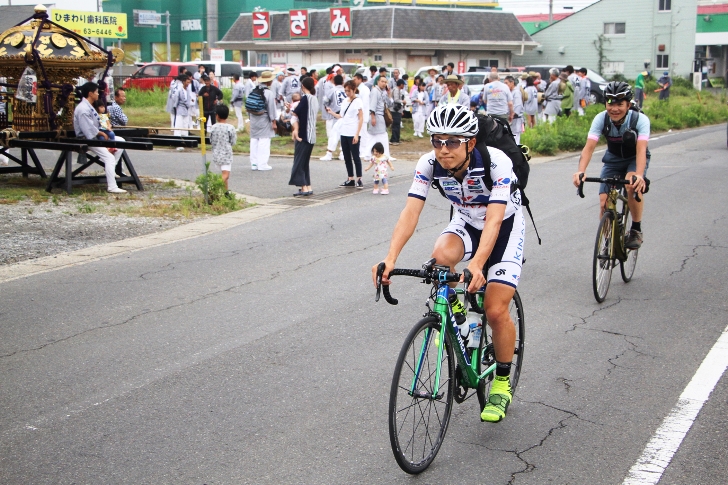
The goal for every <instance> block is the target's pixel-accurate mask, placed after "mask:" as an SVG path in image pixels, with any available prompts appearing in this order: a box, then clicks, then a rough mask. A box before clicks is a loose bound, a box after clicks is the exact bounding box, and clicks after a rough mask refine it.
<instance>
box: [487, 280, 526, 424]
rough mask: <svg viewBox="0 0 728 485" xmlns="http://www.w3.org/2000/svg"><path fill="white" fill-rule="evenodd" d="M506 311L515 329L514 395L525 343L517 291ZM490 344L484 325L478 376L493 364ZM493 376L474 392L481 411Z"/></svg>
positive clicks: (523, 321) (488, 377)
mask: <svg viewBox="0 0 728 485" xmlns="http://www.w3.org/2000/svg"><path fill="white" fill-rule="evenodd" d="M508 310H509V313H510V314H511V320H513V324H514V325H515V327H516V346H515V348H514V352H513V361H512V364H511V391H512V392H513V394H514V395H515V393H516V386H518V380H519V378H520V377H521V367H523V353H524V350H525V342H526V340H525V339H526V322H525V317H524V314H523V303H522V302H521V296H520V295H519V294H518V291H516V292H515V293H514V294H513V299H512V300H511V303H510V304H509V305H508ZM484 320H485V319H484ZM492 343H493V337H492V332H491V331H490V327H489V326H488V325H485V327H484V328H483V331H482V332H481V333H480V346H479V352H478V355H480V359H478V365H477V367H476V369H477V372H478V375H480V374H482V373H483V372H485V370H486V369H487V368H488V367H490V366H491V365H492V364H494V363H495V351H494V349H493V345H492ZM494 375H495V373H493V374H490V375H489V376H487V377H485V378H484V379H483V380H481V381H480V382H479V383H478V388H477V391H476V392H477V395H478V402H480V409H481V410H482V409H483V407H484V406H485V401H486V396H488V394H489V393H490V385H491V383H492V382H493V376H494Z"/></svg>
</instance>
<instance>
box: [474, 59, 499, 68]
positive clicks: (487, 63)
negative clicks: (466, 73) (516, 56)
mask: <svg viewBox="0 0 728 485" xmlns="http://www.w3.org/2000/svg"><path fill="white" fill-rule="evenodd" d="M478 66H479V67H498V59H479V60H478Z"/></svg>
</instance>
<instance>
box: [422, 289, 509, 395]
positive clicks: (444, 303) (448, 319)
mask: <svg viewBox="0 0 728 485" xmlns="http://www.w3.org/2000/svg"><path fill="white" fill-rule="evenodd" d="M448 290H449V288H448V286H447V285H442V286H440V287H439V288H438V289H437V294H436V296H435V299H434V307H433V310H432V312H431V314H437V316H438V317H439V318H440V328H441V329H447V330H446V331H447V332H448V333H449V335H450V341H451V342H453V343H455V342H457V347H458V348H459V350H460V351H459V352H456V355H457V361H458V364H459V365H460V368H461V369H464V370H465V375H464V376H463V377H464V378H465V380H466V382H462V384H464V385H465V384H467V387H468V388H472V389H475V388H477V387H478V383H479V382H480V381H481V380H482V379H484V378H485V377H486V376H488V375H489V374H492V373H493V372H495V368H496V364H495V363H493V364H492V365H491V366H490V367H488V369H486V370H485V372H483V373H482V374H480V375H478V372H477V365H478V359H479V358H480V357H481V356H480V349H479V348H477V347H476V348H474V349H473V352H472V355H468V351H467V348H466V347H465V342H464V341H463V338H462V336H461V335H460V328H459V327H458V325H457V322H456V321H455V314H454V313H453V312H452V308H451V306H450V303H449V302H448V299H447V296H448ZM455 291H456V292H457V293H458V294H459V295H460V294H462V293H464V290H462V289H459V288H458V289H456V290H455ZM477 295H478V297H479V299H480V301H479V303H480V304H482V297H483V295H482V292H478V293H477ZM482 323H483V324H484V325H485V324H486V322H485V318H483V319H482ZM483 331H485V329H483ZM441 333H442V332H441ZM431 337H432V331H431V330H427V333H426V335H425V339H424V340H423V342H422V347H421V349H420V355H419V357H418V358H417V363H416V369H415V373H414V376H413V378H412V387H411V388H410V396H414V395H415V394H416V392H415V390H416V387H417V382H418V380H419V378H420V372H421V371H422V363H423V359H424V357H425V356H426V355H427V350H428V348H429V345H430V342H431ZM442 343H444V340H443V341H442ZM435 345H437V347H438V348H437V366H436V367H435V385H434V388H433V390H432V395H431V396H420V397H429V398H430V399H439V398H440V397H442V396H441V395H440V394H439V390H440V370H441V365H442V353H443V351H444V348H445V346H444V345H441V344H440V341H439V340H438V336H437V335H435Z"/></svg>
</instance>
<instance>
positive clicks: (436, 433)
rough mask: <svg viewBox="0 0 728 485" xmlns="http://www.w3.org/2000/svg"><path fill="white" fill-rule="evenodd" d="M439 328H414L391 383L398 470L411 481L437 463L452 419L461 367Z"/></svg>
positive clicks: (432, 322) (430, 320) (432, 324)
mask: <svg viewBox="0 0 728 485" xmlns="http://www.w3.org/2000/svg"><path fill="white" fill-rule="evenodd" d="M440 327H441V325H440V320H439V319H438V318H437V317H435V316H428V317H425V318H423V319H422V320H420V321H419V322H418V323H417V325H415V326H414V327H413V328H412V330H411V331H410V333H409V335H407V339H406V340H405V341H404V344H403V345H402V350H401V351H400V353H399V357H398V358H397V365H396V366H395V368H394V377H393V378H392V387H391V390H390V396H389V440H390V443H391V444H392V452H393V453H394V458H395V459H396V460H397V464H399V466H400V468H402V470H404V471H406V472H407V473H411V474H413V475H414V474H417V473H420V472H422V471H424V470H425V469H426V468H427V467H428V466H430V463H432V460H434V459H435V456H436V455H437V452H438V451H440V446H441V445H442V442H443V440H444V439H445V433H446V432H447V426H448V424H449V423H450V414H451V413H452V403H453V390H454V387H455V366H456V364H457V362H456V361H455V360H454V359H453V349H452V345H451V342H450V336H449V335H447V334H443V333H441V331H440V330H441V328H440ZM442 344H444V345H445V348H444V349H443V352H442V360H441V362H440V387H439V389H438V391H437V395H433V392H434V386H435V375H436V370H437V364H438V355H437V354H438V346H439V345H442Z"/></svg>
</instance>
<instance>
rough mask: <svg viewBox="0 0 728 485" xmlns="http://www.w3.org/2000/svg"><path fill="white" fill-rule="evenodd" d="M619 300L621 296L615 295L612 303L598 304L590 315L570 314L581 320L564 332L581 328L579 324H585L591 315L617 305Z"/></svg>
mask: <svg viewBox="0 0 728 485" xmlns="http://www.w3.org/2000/svg"><path fill="white" fill-rule="evenodd" d="M621 302H622V297H617V301H615V302H613V303H610V304H609V305H606V306H600V307H599V308H597V309H596V310H594V311H593V312H591V315H587V316H586V317H580V316H577V315H571V316H573V317H574V318H578V319H579V320H581V323H575V324H574V326H573V327H571V328H570V329H569V330H567V331H566V332H564V333H569V332H573V331H574V330H577V329H579V328H582V327H581V325H586V321H587V320H588V319H589V318H591V317H593V316H594V315H596V314H597V313H599V312H601V311H603V310H607V309H609V308H612V307H613V306H617V305H619V304H620V303H621ZM586 330H591V329H586Z"/></svg>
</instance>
